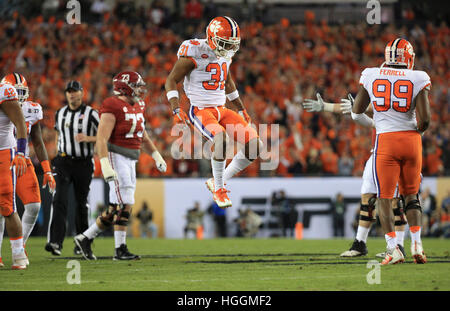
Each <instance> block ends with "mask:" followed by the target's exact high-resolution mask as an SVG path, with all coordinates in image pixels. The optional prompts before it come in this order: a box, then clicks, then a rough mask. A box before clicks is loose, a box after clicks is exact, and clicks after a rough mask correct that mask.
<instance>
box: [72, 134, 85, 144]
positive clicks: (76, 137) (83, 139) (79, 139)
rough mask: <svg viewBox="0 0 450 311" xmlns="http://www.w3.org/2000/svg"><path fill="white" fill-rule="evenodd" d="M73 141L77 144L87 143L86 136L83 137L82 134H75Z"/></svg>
mask: <svg viewBox="0 0 450 311" xmlns="http://www.w3.org/2000/svg"><path fill="white" fill-rule="evenodd" d="M75 140H76V141H77V142H78V143H82V142H86V141H87V135H85V134H83V133H79V134H77V136H75Z"/></svg>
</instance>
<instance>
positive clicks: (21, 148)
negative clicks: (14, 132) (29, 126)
mask: <svg viewBox="0 0 450 311" xmlns="http://www.w3.org/2000/svg"><path fill="white" fill-rule="evenodd" d="M26 149H27V139H26V138H19V139H18V140H17V152H18V153H22V154H25V150H26Z"/></svg>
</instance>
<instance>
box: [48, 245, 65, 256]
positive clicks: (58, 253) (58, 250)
mask: <svg viewBox="0 0 450 311" xmlns="http://www.w3.org/2000/svg"><path fill="white" fill-rule="evenodd" d="M45 250H46V251H47V252H50V253H52V255H55V256H61V247H60V246H59V245H58V244H56V243H47V244H45Z"/></svg>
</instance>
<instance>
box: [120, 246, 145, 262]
mask: <svg viewBox="0 0 450 311" xmlns="http://www.w3.org/2000/svg"><path fill="white" fill-rule="evenodd" d="M139 259H141V257H140V256H139V255H135V254H132V253H130V252H129V251H128V247H127V245H126V244H122V245H120V247H118V248H116V250H115V255H114V257H113V260H139Z"/></svg>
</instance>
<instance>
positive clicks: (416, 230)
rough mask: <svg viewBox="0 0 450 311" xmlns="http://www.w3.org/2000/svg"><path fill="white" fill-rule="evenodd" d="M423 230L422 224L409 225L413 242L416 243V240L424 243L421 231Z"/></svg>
mask: <svg viewBox="0 0 450 311" xmlns="http://www.w3.org/2000/svg"><path fill="white" fill-rule="evenodd" d="M421 231H422V228H421V227H420V226H412V227H409V232H410V234H411V243H412V244H414V242H417V243H422V239H421V238H420V232H421Z"/></svg>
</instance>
